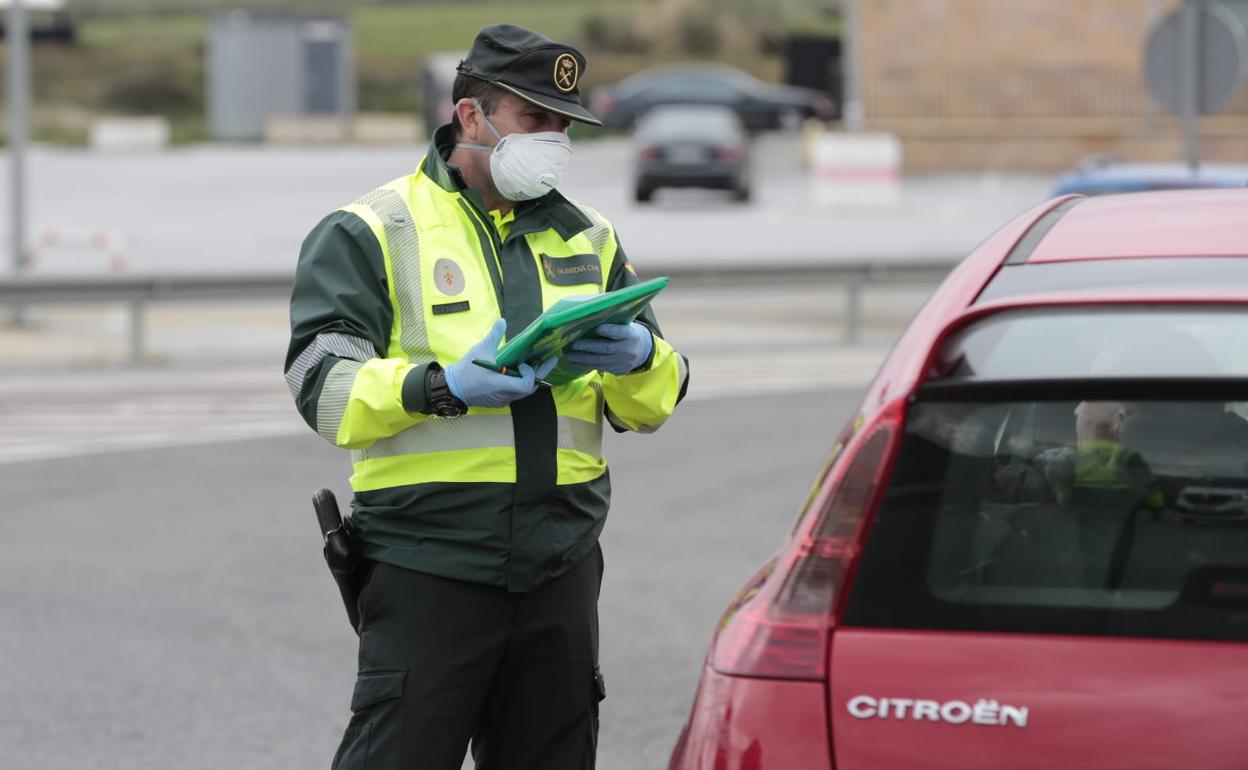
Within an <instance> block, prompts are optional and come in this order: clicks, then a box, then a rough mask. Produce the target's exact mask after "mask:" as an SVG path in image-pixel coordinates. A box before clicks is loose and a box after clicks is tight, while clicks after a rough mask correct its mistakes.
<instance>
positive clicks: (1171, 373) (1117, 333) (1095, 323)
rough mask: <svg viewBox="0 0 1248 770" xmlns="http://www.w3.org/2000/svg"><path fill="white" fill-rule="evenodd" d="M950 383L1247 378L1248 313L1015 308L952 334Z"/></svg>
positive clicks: (944, 355) (941, 364)
mask: <svg viewBox="0 0 1248 770" xmlns="http://www.w3.org/2000/svg"><path fill="white" fill-rule="evenodd" d="M937 369H938V372H939V374H940V376H941V377H943V378H945V379H948V380H964V381H974V380H1023V379H1038V378H1045V379H1052V378H1066V377H1073V378H1102V377H1227V376H1243V375H1248V312H1246V311H1245V310H1244V309H1243V308H1234V307H1213V306H1195V305H1193V306H1186V307H1184V306H1153V307H1136V306H1120V307H1100V308H1086V309H1083V308H1062V309H1054V310H1017V311H1010V312H1004V313H999V314H997V315H993V316H989V317H988V318H986V319H984V320H982V321H980V322H979V323H976V324H975V325H973V326H970V327H968V328H967V329H966V330H964V331H962V332H960V333H958V334H956V335H954V336H953V337H952V338H951V339H950V340H949V341H948V342H947V343H946V344H945V345H944V347H943V348H942V349H941V351H940V353H939V355H938V357H937Z"/></svg>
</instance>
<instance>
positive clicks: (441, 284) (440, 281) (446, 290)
mask: <svg viewBox="0 0 1248 770" xmlns="http://www.w3.org/2000/svg"><path fill="white" fill-rule="evenodd" d="M433 282H434V283H435V284H436V285H437V287H438V291H440V292H442V293H443V294H445V295H447V296H448V297H454V296H455V295H457V294H459V293H461V292H462V291H463V290H464V271H463V270H461V269H460V267H459V265H457V264H456V263H455V262H453V261H451V260H449V259H439V260H438V261H437V262H435V263H434V265H433Z"/></svg>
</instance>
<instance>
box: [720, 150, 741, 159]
mask: <svg viewBox="0 0 1248 770" xmlns="http://www.w3.org/2000/svg"><path fill="white" fill-rule="evenodd" d="M714 154H715V157H716V158H718V159H719V160H741V157H742V152H741V148H739V147H716V148H715V151H714Z"/></svg>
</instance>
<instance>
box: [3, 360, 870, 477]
mask: <svg viewBox="0 0 1248 770" xmlns="http://www.w3.org/2000/svg"><path fill="white" fill-rule="evenodd" d="M882 358H883V353H882V351H879V350H859V349H844V350H836V351H831V352H821V353H811V352H808V351H803V350H766V349H762V348H756V349H746V350H731V351H730V350H723V349H715V350H706V351H701V352H699V351H697V350H696V349H695V351H694V352H693V353H691V354H690V368H691V370H692V376H691V382H690V388H689V393H688V396H687V397H688V399H689V400H691V401H702V400H709V399H717V398H733V397H741V396H751V395H766V394H771V393H798V392H810V391H820V390H834V389H845V388H859V387H862V386H864V385H866V384H867V382H868V381H869V380H870V378H871V376H872V375H873V374H874V372H875V370H876V368H877V367H878V366H879V362H880V360H881V359H882ZM303 434H310V431H309V429H308V426H307V425H306V424H304V422H303V420H302V419H301V418H300V416H299V414H298V413H297V412H296V410H295V408H294V404H293V403H292V401H291V397H290V393H289V392H288V391H287V389H286V383H285V381H284V380H283V379H282V377H281V376H280V374H275V373H274V371H273V368H272V367H268V366H266V367H258V366H250V367H248V366H235V367H226V368H222V369H218V370H213V371H189V370H182V369H178V370H167V371H161V370H152V369H145V370H114V371H108V370H105V371H99V372H92V373H90V375H86V374H80V373H75V375H74V376H72V377H64V376H50V377H46V378H44V377H37V376H34V375H17V376H4V377H0V465H5V464H9V463H17V462H24V461H30V460H47V459H54V458H62V457H82V456H90V455H96V454H105V453H112V452H121V451H129V450H136V449H152V448H161V447H176V446H190V445H196V444H206V443H219V442H230V441H242V440H246V439H253V438H268V437H274V436H288V435H303Z"/></svg>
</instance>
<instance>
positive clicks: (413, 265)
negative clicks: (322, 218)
mask: <svg viewBox="0 0 1248 770" xmlns="http://www.w3.org/2000/svg"><path fill="white" fill-rule="evenodd" d="M357 203H359V204H360V205H362V206H367V207H368V208H370V209H372V211H373V214H374V215H376V217H377V218H378V219H379V220H381V226H382V227H383V228H384V229H385V233H386V242H385V249H386V252H387V254H388V256H389V262H390V277H391V281H392V290H393V291H394V298H395V300H396V301H397V302H398V311H399V312H398V314H397V316H396V318H395V322H396V323H398V324H399V346H400V347H402V348H403V352H404V353H406V354H407V358H408V360H409V361H411V362H412V363H414V364H422V363H428V362H429V361H432V360H434V355H433V351H432V350H431V349H430V347H429V332H428V330H427V329H426V328H425V324H424V317H425V305H424V296H423V290H422V287H421V281H422V280H423V278H422V274H421V266H420V238H419V237H418V236H417V235H416V222H415V221H414V220H413V218H412V215H411V212H410V211H408V208H407V203H405V202H404V200H403V197H402V196H400V195H399V194H398V193H397V192H395V191H394V190H391V189H389V188H387V187H382V188H379V189H377V190H373V191H372V192H371V193H369V194H368V195H365V196H364V197H363V198H360V200H359V201H357ZM412 321H415V323H412Z"/></svg>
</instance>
